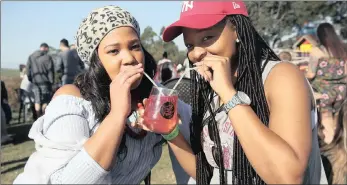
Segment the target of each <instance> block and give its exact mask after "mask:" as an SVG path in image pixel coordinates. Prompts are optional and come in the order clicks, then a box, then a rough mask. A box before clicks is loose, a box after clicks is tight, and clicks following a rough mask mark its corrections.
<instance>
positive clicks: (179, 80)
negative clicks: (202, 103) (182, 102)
mask: <svg viewBox="0 0 347 185" xmlns="http://www.w3.org/2000/svg"><path fill="white" fill-rule="evenodd" d="M197 68H198V67H193V68H189V69H188V70H186V71H185V72H184V73H183V75H182V76H181V77H180V79H178V81H177V83H176V84H175V86H174V87H173V88H172V90H171V92H170V94H169V96H171V94H172V93H173V92H174V90H175V89H176V87H177V86H178V84H179V83H180V82H181V80H182V79H183V77H184V76H185V75H186V73H187V72H190V70H195V69H197Z"/></svg>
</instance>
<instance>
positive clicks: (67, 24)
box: [1, 1, 185, 69]
mask: <svg viewBox="0 0 347 185" xmlns="http://www.w3.org/2000/svg"><path fill="white" fill-rule="evenodd" d="M105 5H118V6H120V7H122V8H124V9H126V10H127V11H129V12H130V13H131V14H132V15H133V16H134V17H135V18H136V19H137V21H138V22H139V24H140V27H141V33H142V31H143V30H144V29H145V28H146V27H147V26H151V27H152V28H153V30H154V31H155V32H156V33H157V34H159V33H160V29H161V28H162V26H168V25H169V24H171V23H173V22H174V21H176V20H177V19H178V18H179V13H180V10H181V2H180V1H84V2H83V1H46V2H45V1H32V2H27V1H14V2H10V1H5V2H1V68H14V69H17V68H18V66H19V64H26V62H27V59H28V57H29V55H30V54H31V53H33V52H34V51H35V50H37V49H38V48H39V46H40V44H41V43H42V42H46V43H47V44H48V45H50V46H53V47H54V48H59V42H60V40H61V39H62V38H66V39H67V40H68V41H69V42H70V43H71V44H72V43H74V42H75V41H74V36H75V34H76V32H77V29H78V27H79V24H80V23H81V21H82V20H83V19H84V18H85V17H87V15H88V14H89V13H90V12H91V10H93V9H95V8H99V7H102V6H105ZM174 42H175V43H176V44H177V45H178V47H179V48H180V49H184V48H185V46H184V43H183V38H182V36H180V37H177V38H176V39H175V40H174Z"/></svg>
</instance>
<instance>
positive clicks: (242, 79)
mask: <svg viewBox="0 0 347 185" xmlns="http://www.w3.org/2000/svg"><path fill="white" fill-rule="evenodd" d="M227 19H229V20H230V21H232V23H233V24H234V25H235V26H236V32H237V34H238V38H239V40H240V43H239V44H238V56H237V62H238V69H237V70H238V77H237V82H236V84H235V88H236V90H238V91H243V92H245V93H246V94H248V95H249V97H250V99H251V100H252V103H251V108H252V109H253V110H254V112H255V113H256V114H257V116H258V117H259V119H260V120H261V121H262V122H263V123H264V125H266V126H268V124H269V115H270V112H269V108H268V105H267V101H266V97H265V92H264V85H263V83H262V71H263V68H262V61H263V60H265V65H266V63H267V62H268V60H275V61H276V60H279V58H278V57H277V55H276V54H275V53H274V52H273V51H272V50H271V49H270V47H269V46H268V45H267V44H266V43H265V41H264V40H263V39H262V38H261V37H260V36H259V34H258V33H257V31H256V30H255V29H254V27H253V26H252V24H251V21H250V20H249V19H248V18H247V17H245V16H242V15H233V16H228V18H227ZM191 90H192V94H193V95H194V96H193V100H192V108H193V114H192V121H191V125H190V126H191V143H192V146H193V147H194V148H193V150H194V152H195V154H196V160H197V178H196V180H197V184H209V183H210V180H211V178H212V175H213V167H211V166H210V164H209V163H208V162H207V160H206V157H205V154H204V153H203V150H202V146H201V144H202V143H201V133H202V129H203V117H204V115H205V114H206V113H207V111H209V113H210V115H211V116H212V119H209V120H207V121H208V123H207V124H208V131H209V135H210V138H211V140H212V141H214V143H215V145H216V150H213V156H214V158H215V161H216V163H217V165H218V166H219V175H220V184H227V177H226V175H225V170H224V164H223V154H222V147H221V141H220V136H219V131H218V123H217V122H216V120H215V115H214V112H213V111H212V108H211V105H210V103H211V102H210V98H211V97H213V95H214V91H213V90H212V88H211V87H210V85H209V84H208V83H206V82H204V80H203V79H202V77H200V76H199V75H198V74H197V73H196V72H195V71H192V72H191ZM234 137H235V139H234V148H233V167H232V170H233V177H232V181H233V182H232V183H233V184H265V182H264V181H263V180H262V179H261V178H260V177H259V175H258V174H256V172H255V171H254V169H253V167H252V166H251V165H250V162H249V161H248V159H247V157H246V155H245V153H244V151H243V149H242V146H241V144H240V141H239V140H238V138H237V135H236V134H235V135H234Z"/></svg>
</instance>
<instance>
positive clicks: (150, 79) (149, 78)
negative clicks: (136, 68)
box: [143, 72, 158, 87]
mask: <svg viewBox="0 0 347 185" xmlns="http://www.w3.org/2000/svg"><path fill="white" fill-rule="evenodd" d="M143 74H144V75H145V76H146V77H147V78H148V80H149V81H151V82H152V84H153V85H154V86H156V87H158V85H157V84H156V83H155V82H154V81H153V80H152V78H151V77H149V76H148V74H146V73H145V72H143Z"/></svg>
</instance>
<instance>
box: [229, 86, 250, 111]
mask: <svg viewBox="0 0 347 185" xmlns="http://www.w3.org/2000/svg"><path fill="white" fill-rule="evenodd" d="M250 104H251V99H250V98H249V97H248V95H247V94H246V93H244V92H242V91H237V93H236V94H235V95H234V96H233V97H232V98H231V100H229V101H228V102H227V103H226V104H225V105H224V106H223V108H224V111H225V112H226V113H227V114H228V113H229V111H230V110H231V109H232V108H234V107H236V106H237V105H250Z"/></svg>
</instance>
